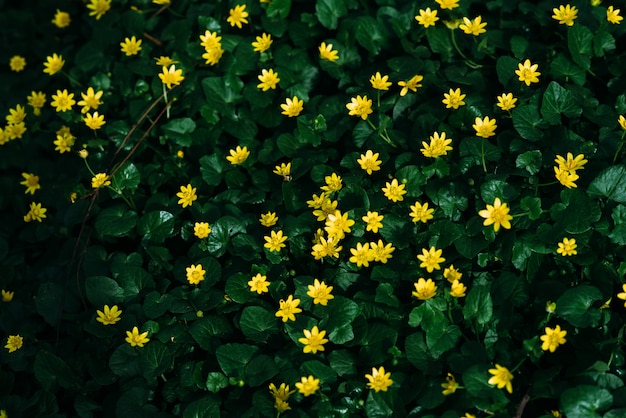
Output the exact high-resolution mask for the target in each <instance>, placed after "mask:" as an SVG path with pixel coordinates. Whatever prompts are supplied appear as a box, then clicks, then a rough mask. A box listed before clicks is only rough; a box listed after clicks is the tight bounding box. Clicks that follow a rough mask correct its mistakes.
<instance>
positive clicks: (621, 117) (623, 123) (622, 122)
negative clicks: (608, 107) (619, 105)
mask: <svg viewBox="0 0 626 418" xmlns="http://www.w3.org/2000/svg"><path fill="white" fill-rule="evenodd" d="M617 122H619V126H621V127H622V129H623V130H625V131H626V118H625V117H624V115H619V118H617Z"/></svg>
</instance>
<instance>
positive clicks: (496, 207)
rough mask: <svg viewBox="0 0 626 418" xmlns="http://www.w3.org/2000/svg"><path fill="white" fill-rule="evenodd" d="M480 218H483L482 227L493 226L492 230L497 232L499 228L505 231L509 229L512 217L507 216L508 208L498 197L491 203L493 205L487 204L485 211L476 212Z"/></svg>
mask: <svg viewBox="0 0 626 418" xmlns="http://www.w3.org/2000/svg"><path fill="white" fill-rule="evenodd" d="M478 215H480V217H481V218H485V220H484V221H483V225H484V226H489V225H493V230H494V231H496V232H498V230H500V226H502V227H503V228H505V229H511V222H510V221H511V219H513V217H512V216H511V215H509V207H508V206H507V204H506V203H502V202H501V201H500V198H499V197H496V198H495V199H494V201H493V205H489V204H487V207H486V209H482V210H480V211H479V212H478Z"/></svg>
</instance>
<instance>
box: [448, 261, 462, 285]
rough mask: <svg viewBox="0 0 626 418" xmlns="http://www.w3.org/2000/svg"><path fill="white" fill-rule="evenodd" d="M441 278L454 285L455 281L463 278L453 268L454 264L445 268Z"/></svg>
mask: <svg viewBox="0 0 626 418" xmlns="http://www.w3.org/2000/svg"><path fill="white" fill-rule="evenodd" d="M443 277H444V278H445V279H446V280H447V281H449V282H450V283H454V282H455V281H460V280H461V277H463V273H461V272H460V271H459V270H457V269H456V268H454V264H450V267H446V268H445V269H444V270H443Z"/></svg>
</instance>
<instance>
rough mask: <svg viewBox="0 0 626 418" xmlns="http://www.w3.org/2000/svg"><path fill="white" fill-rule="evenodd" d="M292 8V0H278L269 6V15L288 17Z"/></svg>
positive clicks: (271, 16)
mask: <svg viewBox="0 0 626 418" xmlns="http://www.w3.org/2000/svg"><path fill="white" fill-rule="evenodd" d="M290 10H291V0H276V1H272V2H270V4H269V5H268V6H267V17H270V18H279V19H287V16H289V11H290Z"/></svg>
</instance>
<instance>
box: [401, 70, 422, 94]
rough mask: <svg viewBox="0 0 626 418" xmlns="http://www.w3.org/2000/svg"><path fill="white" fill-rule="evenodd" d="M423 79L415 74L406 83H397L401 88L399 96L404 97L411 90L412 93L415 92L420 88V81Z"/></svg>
mask: <svg viewBox="0 0 626 418" xmlns="http://www.w3.org/2000/svg"><path fill="white" fill-rule="evenodd" d="M423 79H424V76H422V75H419V74H416V75H414V76H413V77H411V78H410V79H409V80H406V81H398V85H399V86H400V87H402V90H400V96H406V94H407V93H408V92H409V90H411V91H412V92H413V93H415V92H416V91H417V88H418V87H422V85H421V84H419V83H420V81H422V80H423Z"/></svg>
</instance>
